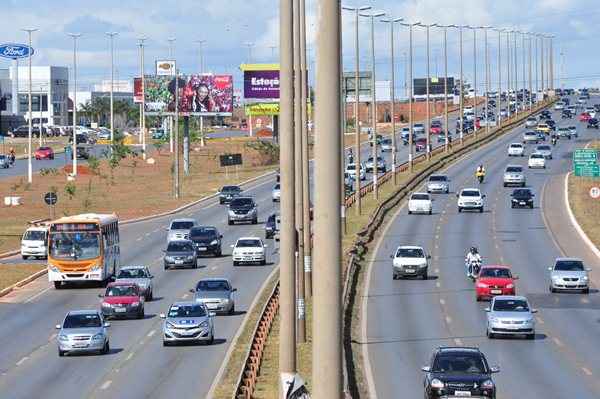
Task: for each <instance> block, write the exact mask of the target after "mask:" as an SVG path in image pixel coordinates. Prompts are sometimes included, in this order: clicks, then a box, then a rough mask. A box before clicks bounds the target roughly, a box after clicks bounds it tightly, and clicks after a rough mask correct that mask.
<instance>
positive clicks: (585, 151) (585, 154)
mask: <svg viewBox="0 0 600 399" xmlns="http://www.w3.org/2000/svg"><path fill="white" fill-rule="evenodd" d="M597 159H598V153H597V152H596V150H595V149H593V148H579V149H576V150H575V152H573V162H593V163H596V160H597Z"/></svg>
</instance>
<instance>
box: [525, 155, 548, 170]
mask: <svg viewBox="0 0 600 399" xmlns="http://www.w3.org/2000/svg"><path fill="white" fill-rule="evenodd" d="M527 167H529V169H534V168H535V169H546V157H545V156H544V155H543V154H538V153H533V154H531V155H530V156H529V161H527Z"/></svg>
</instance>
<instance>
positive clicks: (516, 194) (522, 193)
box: [513, 189, 531, 197]
mask: <svg viewBox="0 0 600 399" xmlns="http://www.w3.org/2000/svg"><path fill="white" fill-rule="evenodd" d="M530 196H531V191H530V190H527V189H520V190H515V191H513V197H530Z"/></svg>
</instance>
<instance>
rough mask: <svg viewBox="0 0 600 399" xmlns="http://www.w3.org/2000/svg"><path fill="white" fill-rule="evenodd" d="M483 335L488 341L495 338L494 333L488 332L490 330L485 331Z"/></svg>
mask: <svg viewBox="0 0 600 399" xmlns="http://www.w3.org/2000/svg"><path fill="white" fill-rule="evenodd" d="M485 335H487V337H488V338H489V339H494V338H496V336H495V335H494V333H493V332H490V330H486V332H485Z"/></svg>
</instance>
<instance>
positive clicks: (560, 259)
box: [555, 258, 583, 262]
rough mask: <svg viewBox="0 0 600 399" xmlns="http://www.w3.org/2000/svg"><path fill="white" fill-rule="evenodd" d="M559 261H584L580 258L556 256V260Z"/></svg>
mask: <svg viewBox="0 0 600 399" xmlns="http://www.w3.org/2000/svg"><path fill="white" fill-rule="evenodd" d="M559 261H579V262H583V260H581V259H580V258H556V260H555V262H559Z"/></svg>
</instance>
